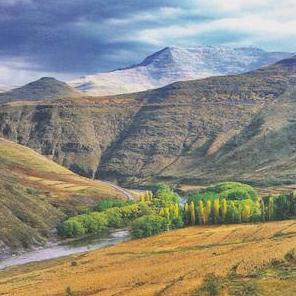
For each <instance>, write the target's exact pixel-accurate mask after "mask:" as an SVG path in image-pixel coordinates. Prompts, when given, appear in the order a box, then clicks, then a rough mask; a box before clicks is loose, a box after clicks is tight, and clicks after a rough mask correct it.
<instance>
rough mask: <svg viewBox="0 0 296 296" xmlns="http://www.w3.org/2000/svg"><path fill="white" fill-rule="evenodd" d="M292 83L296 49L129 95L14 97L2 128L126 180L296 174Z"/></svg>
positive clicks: (262, 179)
mask: <svg viewBox="0 0 296 296" xmlns="http://www.w3.org/2000/svg"><path fill="white" fill-rule="evenodd" d="M295 85H296V57H293V58H290V59H286V60H283V61H281V62H278V63H276V64H274V65H271V66H267V67H263V68H260V69H258V70H256V71H252V72H249V73H245V74H240V75H230V76H223V77H211V78H206V79H203V80H193V81H184V82H176V83H173V84H171V85H168V86H166V87H164V88H160V89H156V90H151V91H147V92H142V93H136V94H131V95H120V96H111V97H97V98H96V97H81V98H68V99H52V100H45V101H42V102H40V101H39V102H24V103H19V102H16V103H15V102H12V103H9V104H5V105H2V106H1V110H0V133H1V134H2V135H3V137H6V138H9V139H11V140H14V141H17V142H18V143H20V144H23V145H26V146H29V147H31V148H33V149H35V150H37V151H38V152H40V153H42V154H44V155H47V156H48V157H50V158H52V159H53V160H55V161H56V162H58V163H60V164H62V165H64V166H66V167H68V168H70V169H71V170H73V171H74V172H77V173H79V174H81V175H83V176H88V177H96V178H101V179H102V178H103V179H107V180H110V181H113V182H117V183H119V184H124V185H128V186H135V187H137V186H139V185H150V184H155V183H157V182H159V181H166V182H172V183H178V184H181V183H182V184H197V185H202V184H206V183H213V182H216V181H224V180H237V181H239V180H243V181H247V182H252V183H254V184H256V185H277V184H295V183H296V175H295V173H294V172H295V166H296V162H295V152H294V151H295V145H296V144H295V143H296V142H295V141H294V134H295V132H294V129H295V124H294V119H293V118H295V115H296V114H295V111H296V110H295V108H294V105H295V103H294V101H295ZM283 143H285V145H283ZM275 153H276V154H275ZM270 168H272V169H270Z"/></svg>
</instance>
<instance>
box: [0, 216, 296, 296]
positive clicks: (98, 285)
mask: <svg viewBox="0 0 296 296" xmlns="http://www.w3.org/2000/svg"><path fill="white" fill-rule="evenodd" d="M295 247H296V221H295V220H290V221H281V222H272V223H265V224H246V225H227V226H226V225H225V226H207V227H190V228H185V229H179V230H176V231H171V232H167V233H164V234H162V235H159V236H156V237H151V238H147V239H142V240H133V241H130V242H126V243H122V244H120V245H117V246H113V247H109V248H106V249H102V250H98V251H94V252H90V253H87V254H82V255H76V256H72V257H67V258H62V259H59V260H55V261H48V262H43V263H35V264H34V263H33V264H30V265H27V266H22V267H15V268H10V269H7V270H5V271H2V272H0V295H21V296H26V295H27V296H31V295H34V296H39V295H43V296H45V295H48V296H49V295H56V296H58V295H61V296H63V295H75V296H76V295H77V296H78V295H80V296H82V295H83V296H86V295H100V296H106V295H124V296H127V295H130V296H137V295H139V296H140V295H141V296H145V295H154V296H157V295H158V296H160V295H168V296H174V295H178V296H179V295H192V296H193V295H208V294H200V292H198V291H199V289H200V287H201V286H202V285H203V283H204V279H205V277H207V275H208V274H211V273H214V274H215V275H216V276H218V277H219V278H221V281H222V282H223V285H224V286H225V287H226V288H225V289H224V290H223V291H222V292H221V293H222V294H221V295H236V296H238V295H256V294H254V293H253V294H240V293H243V292H239V291H240V289H241V288H242V287H245V286H246V287H247V288H246V290H248V289H249V290H252V289H253V290H254V289H256V291H260V293H261V294H258V295H285V296H292V295H295V291H296V272H295V268H296V265H295V262H292V261H291V262H288V261H285V259H284V257H285V255H286V254H287V253H288V252H289V251H291V250H292V249H293V248H295ZM247 284H252V286H250V288H249V287H248V286H247ZM283 291H285V294H281V293H283Z"/></svg>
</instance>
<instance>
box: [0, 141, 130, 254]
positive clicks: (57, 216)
mask: <svg viewBox="0 0 296 296" xmlns="http://www.w3.org/2000/svg"><path fill="white" fill-rule="evenodd" d="M128 197H129V193H128V192H126V191H124V190H123V189H121V188H117V187H115V186H113V185H112V184H109V183H105V182H100V181H92V180H89V179H86V178H83V177H80V176H77V175H75V174H74V173H72V172H71V171H69V170H68V169H66V168H64V167H62V166H60V165H58V164H56V163H55V162H53V161H51V160H49V159H47V158H46V157H44V156H42V155H39V154H38V153H36V152H34V151H33V150H31V149H29V148H27V147H23V146H21V145H17V144H15V143H13V142H10V141H7V140H4V139H1V138H0V257H1V256H3V255H5V254H6V253H9V252H10V251H13V250H16V249H20V248H27V247H30V246H32V245H41V244H43V243H45V242H46V240H47V239H48V237H51V236H52V235H53V234H54V233H53V231H54V229H55V227H56V226H57V225H58V223H59V222H60V221H62V220H63V219H65V218H66V214H75V213H77V211H78V210H79V209H81V208H82V207H86V206H91V205H94V204H96V201H97V200H99V199H100V198H122V199H127V198H128Z"/></svg>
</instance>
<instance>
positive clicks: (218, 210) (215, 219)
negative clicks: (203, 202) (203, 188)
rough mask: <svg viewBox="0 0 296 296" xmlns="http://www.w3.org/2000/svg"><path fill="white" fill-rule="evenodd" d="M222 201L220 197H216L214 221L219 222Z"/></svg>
mask: <svg viewBox="0 0 296 296" xmlns="http://www.w3.org/2000/svg"><path fill="white" fill-rule="evenodd" d="M219 212H220V201H219V198H215V200H214V223H215V224H218V223H219V216H220V213H219Z"/></svg>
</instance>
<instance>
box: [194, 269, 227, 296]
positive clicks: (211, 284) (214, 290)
mask: <svg viewBox="0 0 296 296" xmlns="http://www.w3.org/2000/svg"><path fill="white" fill-rule="evenodd" d="M222 290H223V285H222V280H221V279H220V278H219V277H218V276H216V275H215V274H213V273H210V274H207V275H206V277H205V279H204V281H203V284H202V286H201V287H200V289H199V290H198V292H197V293H196V294H195V295H198V296H219V295H221V292H222Z"/></svg>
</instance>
